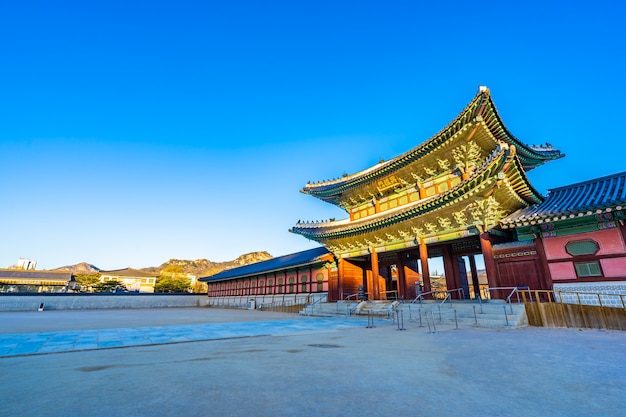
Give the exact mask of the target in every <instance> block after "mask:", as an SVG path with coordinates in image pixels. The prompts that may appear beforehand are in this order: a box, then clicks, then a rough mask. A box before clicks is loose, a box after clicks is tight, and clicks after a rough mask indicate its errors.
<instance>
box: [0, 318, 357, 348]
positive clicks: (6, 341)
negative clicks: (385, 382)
mask: <svg viewBox="0 0 626 417" xmlns="http://www.w3.org/2000/svg"><path fill="white" fill-rule="evenodd" d="M365 325H366V321H365V320H363V319H348V318H346V319H336V318H332V319H330V318H306V319H300V318H298V319H293V320H268V321H246V322H230V323H209V324H190V325H171V326H146V327H129V328H112V329H93V330H69V331H58V332H36V333H12V334H0V357H8V356H23V355H40V354H47V353H59V352H75V351H82V350H93V349H111V348H121V347H131V346H146V345H161V344H170V343H184V342H198V341H206V340H216V339H233V338H241V337H255V336H278V335H287V334H294V333H302V332H311V331H320V330H324V331H328V330H333V329H340V328H347V327H357V326H363V327H364V326H365Z"/></svg>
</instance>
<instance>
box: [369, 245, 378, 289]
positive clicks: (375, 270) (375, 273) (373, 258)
mask: <svg viewBox="0 0 626 417" xmlns="http://www.w3.org/2000/svg"><path fill="white" fill-rule="evenodd" d="M371 252H372V254H371V256H370V259H371V261H372V289H371V291H372V299H374V300H380V289H379V287H378V254H377V253H376V250H375V249H374V248H372V249H371Z"/></svg>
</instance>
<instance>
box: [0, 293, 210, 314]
mask: <svg viewBox="0 0 626 417" xmlns="http://www.w3.org/2000/svg"><path fill="white" fill-rule="evenodd" d="M208 300H209V298H208V297H207V296H206V294H188V295H187V294H44V293H42V294H32V295H31V294H28V295H26V294H24V295H22V294H12V295H0V311H37V310H38V309H39V306H40V305H41V304H42V303H43V305H44V310H87V309H89V310H97V309H105V308H166V307H207V306H208V304H209V302H208Z"/></svg>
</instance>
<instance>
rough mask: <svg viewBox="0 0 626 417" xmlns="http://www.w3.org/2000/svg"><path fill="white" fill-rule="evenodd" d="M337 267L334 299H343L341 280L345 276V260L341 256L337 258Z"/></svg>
mask: <svg viewBox="0 0 626 417" xmlns="http://www.w3.org/2000/svg"><path fill="white" fill-rule="evenodd" d="M338 263H339V265H338V266H339V268H337V275H338V276H337V285H336V287H335V288H336V294H335V300H343V280H344V277H345V268H344V267H345V265H346V261H344V260H343V258H339V260H338Z"/></svg>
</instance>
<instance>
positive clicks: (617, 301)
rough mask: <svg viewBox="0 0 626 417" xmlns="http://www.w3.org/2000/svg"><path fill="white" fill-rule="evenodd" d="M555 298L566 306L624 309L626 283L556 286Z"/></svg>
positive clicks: (607, 282) (612, 282)
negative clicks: (579, 305) (601, 306)
mask: <svg viewBox="0 0 626 417" xmlns="http://www.w3.org/2000/svg"><path fill="white" fill-rule="evenodd" d="M554 297H555V298H556V300H557V301H561V299H562V300H563V303H566V304H582V305H589V306H599V305H603V306H608V307H624V301H625V300H626V282H624V281H606V282H580V283H572V284H554Z"/></svg>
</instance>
